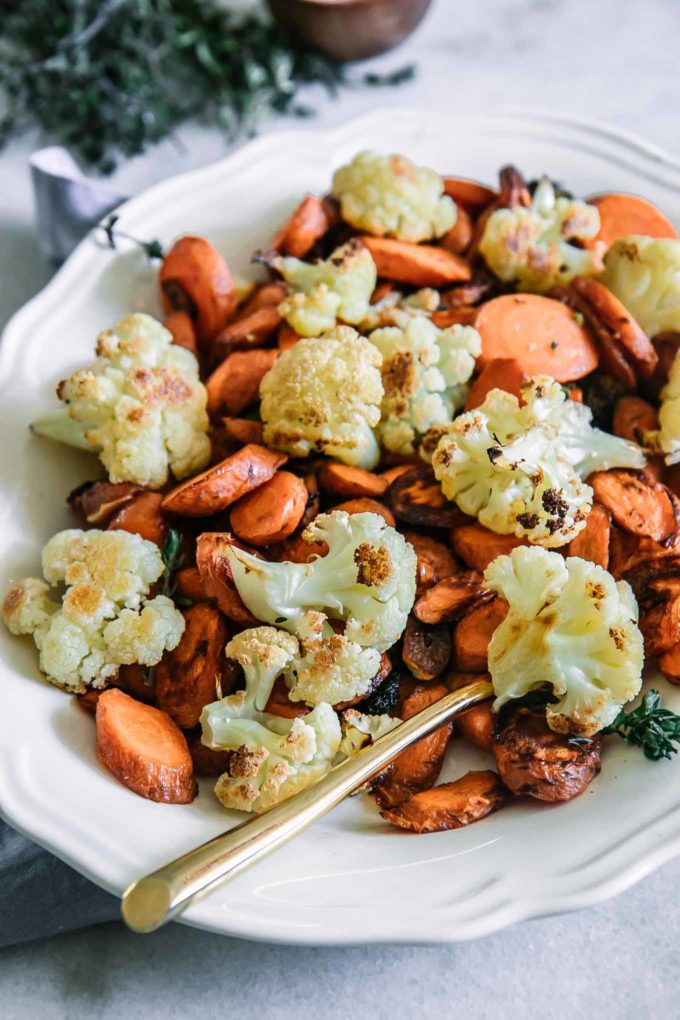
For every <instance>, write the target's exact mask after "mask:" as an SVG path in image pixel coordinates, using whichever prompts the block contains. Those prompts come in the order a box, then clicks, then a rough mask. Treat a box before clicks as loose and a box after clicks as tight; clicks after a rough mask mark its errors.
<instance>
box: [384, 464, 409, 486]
mask: <svg viewBox="0 0 680 1020" xmlns="http://www.w3.org/2000/svg"><path fill="white" fill-rule="evenodd" d="M411 466H412V465H411V464H395V465H394V467H391V468H387V470H386V471H381V472H380V477H381V478H385V479H386V480H387V484H388V485H391V484H392V482H393V481H394V479H395V478H398V477H399V475H403V474H404V472H405V471H408V469H409V468H410V467H411Z"/></svg>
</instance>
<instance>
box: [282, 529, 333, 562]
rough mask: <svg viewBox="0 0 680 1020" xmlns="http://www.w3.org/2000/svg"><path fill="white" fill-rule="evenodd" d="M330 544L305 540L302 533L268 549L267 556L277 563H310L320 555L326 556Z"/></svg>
mask: <svg viewBox="0 0 680 1020" xmlns="http://www.w3.org/2000/svg"><path fill="white" fill-rule="evenodd" d="M327 553H328V546H327V545H326V543H325V542H305V540H304V538H303V537H302V535H295V536H294V537H293V538H289V539H287V540H286V541H285V542H281V544H280V545H278V546H272V548H271V549H268V550H267V558H268V559H270V560H273V561H274V562H276V563H284V562H288V563H310V562H311V560H313V559H316V557H318V556H325V555H326V554H327Z"/></svg>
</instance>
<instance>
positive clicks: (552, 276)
mask: <svg viewBox="0 0 680 1020" xmlns="http://www.w3.org/2000/svg"><path fill="white" fill-rule="evenodd" d="M599 229H600V214H599V213H598V211H597V209H596V207H595V206H593V205H587V203H585V202H581V201H578V200H577V199H573V198H564V197H561V198H557V197H556V195H555V188H554V186H553V184H552V183H551V182H550V181H549V180H548V178H547V177H544V178H543V179H542V180H541V182H540V184H539V185H538V187H537V188H536V191H535V192H534V197H533V199H532V202H531V205H530V206H529V207H528V208H526V207H525V206H517V207H515V208H514V209H496V210H495V211H494V212H492V213H491V215H490V216H489V218H488V219H487V221H486V224H485V227H484V232H483V234H482V239H481V241H480V244H479V250H480V252H481V254H482V256H483V257H484V260H485V261H486V264H487V265H488V266H489V268H490V269H491V270H492V271H493V272H494V273H495V274H496V276H497V277H498V278H499V279H501V280H503V281H505V282H506V283H514V284H516V285H517V287H518V288H519V289H520V290H527V291H538V292H539V293H540V292H543V291H547V290H550V288H551V287H554V286H555V285H556V284H560V283H568V282H569V280H573V278H574V277H575V276H590V275H592V274H593V273H598V272H600V270H601V269H602V255H603V253H604V250H605V245H604V244H603V243H602V242H596V243H595V245H594V247H590V248H588V249H585V248H578V247H577V246H576V245H575V244H573V243H571V242H573V241H584V240H587V239H588V238H592V237H595V235H596V234H597V232H598V230H599Z"/></svg>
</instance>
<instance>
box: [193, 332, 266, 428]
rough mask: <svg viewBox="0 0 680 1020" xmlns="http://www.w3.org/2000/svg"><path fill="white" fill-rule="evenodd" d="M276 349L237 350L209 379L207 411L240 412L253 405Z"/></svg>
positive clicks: (228, 413) (209, 412)
mask: <svg viewBox="0 0 680 1020" xmlns="http://www.w3.org/2000/svg"><path fill="white" fill-rule="evenodd" d="M278 354H279V352H278V351H277V350H267V351H263V350H259V349H258V350H254V351H234V353H233V354H230V355H229V357H228V358H225V360H224V361H223V362H222V364H221V365H219V366H218V367H217V368H216V369H215V371H214V372H213V373H212V375H211V376H210V377H209V378H208V381H207V383H206V384H205V388H206V390H207V391H208V414H210V415H211V416H213V417H214V416H216V415H218V414H220V413H221V414H226V415H229V416H233V415H238V414H240V413H241V411H244V410H245V409H246V407H249V406H250V405H251V404H254V403H255V401H256V400H257V398H258V395H259V393H260V383H261V382H262V380H263V379H264V377H265V375H266V374H267V372H268V371H269V369H270V368H271V367H272V365H273V364H274V362H275V361H276V359H277V357H278Z"/></svg>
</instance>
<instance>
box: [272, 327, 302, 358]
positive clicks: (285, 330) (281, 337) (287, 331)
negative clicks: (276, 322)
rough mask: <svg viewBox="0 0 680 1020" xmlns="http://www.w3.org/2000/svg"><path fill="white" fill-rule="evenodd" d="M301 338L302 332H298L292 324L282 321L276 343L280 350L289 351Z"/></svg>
mask: <svg viewBox="0 0 680 1020" xmlns="http://www.w3.org/2000/svg"><path fill="white" fill-rule="evenodd" d="M300 339H301V338H300V334H299V333H296V332H295V330H294V329H293V327H292V326H289V325H288V323H287V322H282V323H281V325H280V326H279V331H278V333H277V335H276V344H277V347H278V348H279V350H280V351H287V350H288V349H289V348H290V347H295V344H296V343H297V342H298V340H300Z"/></svg>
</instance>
